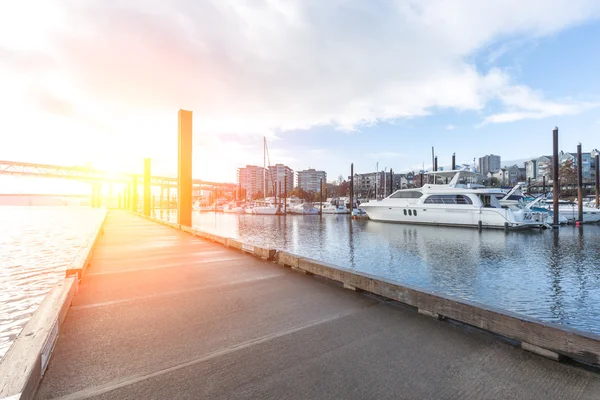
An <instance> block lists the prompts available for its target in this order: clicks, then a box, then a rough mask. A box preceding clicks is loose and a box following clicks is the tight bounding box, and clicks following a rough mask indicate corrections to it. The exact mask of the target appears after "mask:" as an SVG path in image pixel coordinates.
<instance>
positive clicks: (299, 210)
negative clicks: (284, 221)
mask: <svg viewBox="0 0 600 400" xmlns="http://www.w3.org/2000/svg"><path fill="white" fill-rule="evenodd" d="M288 212H289V213H290V214H300V215H317V214H319V209H318V208H315V207H314V206H313V205H312V204H311V203H301V204H297V205H295V206H292V207H288Z"/></svg>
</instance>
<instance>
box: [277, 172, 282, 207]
mask: <svg viewBox="0 0 600 400" xmlns="http://www.w3.org/2000/svg"><path fill="white" fill-rule="evenodd" d="M277 183H278V184H279V190H278V191H277V194H279V202H278V203H277V212H278V213H279V214H281V181H280V180H277Z"/></svg>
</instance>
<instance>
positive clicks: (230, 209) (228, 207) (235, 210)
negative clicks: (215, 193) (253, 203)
mask: <svg viewBox="0 0 600 400" xmlns="http://www.w3.org/2000/svg"><path fill="white" fill-rule="evenodd" d="M223 212H224V213H229V214H244V213H245V210H244V207H242V206H240V205H237V204H235V203H229V204H225V205H224V206H223Z"/></svg>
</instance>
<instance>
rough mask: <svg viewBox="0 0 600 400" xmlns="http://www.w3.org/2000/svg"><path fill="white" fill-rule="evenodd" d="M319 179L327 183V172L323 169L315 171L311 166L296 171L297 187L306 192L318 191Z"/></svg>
mask: <svg viewBox="0 0 600 400" xmlns="http://www.w3.org/2000/svg"><path fill="white" fill-rule="evenodd" d="M321 180H322V182H323V183H327V173H326V172H325V171H316V170H315V169H313V168H309V169H307V170H304V171H298V187H299V188H300V189H302V190H306V191H307V192H315V193H318V192H319V191H320V186H319V184H320V182H321Z"/></svg>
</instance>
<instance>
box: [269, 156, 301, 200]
mask: <svg viewBox="0 0 600 400" xmlns="http://www.w3.org/2000/svg"><path fill="white" fill-rule="evenodd" d="M269 175H270V180H269V181H268V182H267V185H268V186H269V190H268V192H269V194H270V195H274V193H272V192H273V187H275V190H278V189H279V184H280V182H281V193H284V192H285V187H284V184H287V192H288V193H290V192H291V191H292V190H294V170H293V169H291V168H290V167H288V166H286V165H283V164H276V165H271V166H269ZM286 177H287V181H286ZM271 185H274V186H271Z"/></svg>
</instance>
